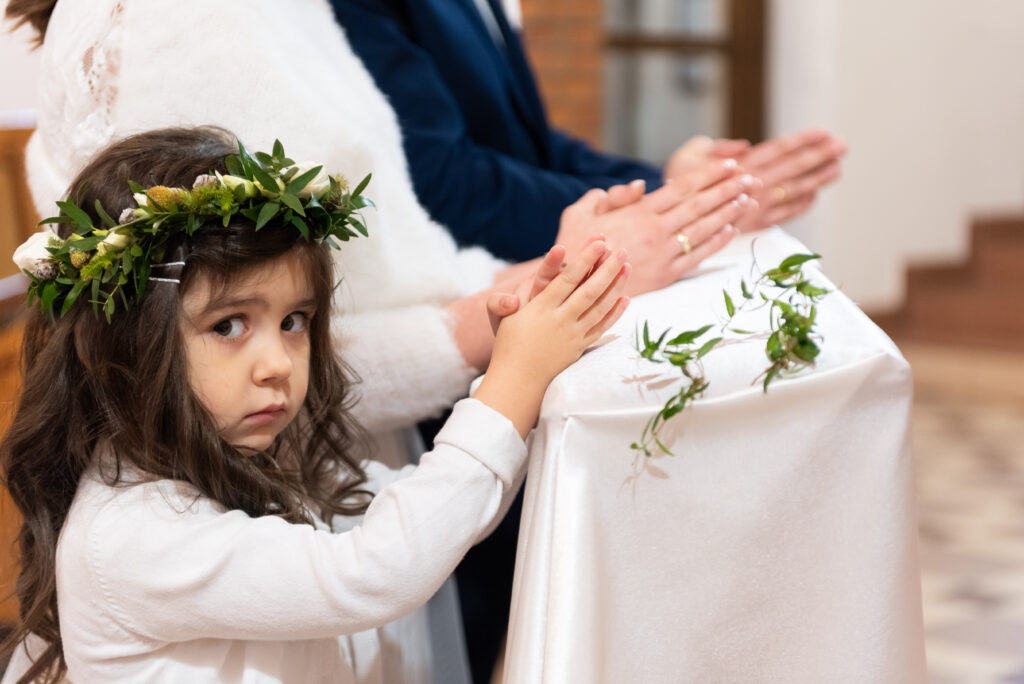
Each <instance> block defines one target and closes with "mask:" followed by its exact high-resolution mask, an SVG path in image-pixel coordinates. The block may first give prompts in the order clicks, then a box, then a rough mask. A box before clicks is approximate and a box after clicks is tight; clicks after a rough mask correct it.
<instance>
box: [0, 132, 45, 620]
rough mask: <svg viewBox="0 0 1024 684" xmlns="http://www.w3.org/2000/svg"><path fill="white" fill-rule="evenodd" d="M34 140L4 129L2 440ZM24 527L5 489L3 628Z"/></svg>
mask: <svg viewBox="0 0 1024 684" xmlns="http://www.w3.org/2000/svg"><path fill="white" fill-rule="evenodd" d="M31 135H32V130H31V129H27V128H13V129H12V128H0V285H2V287H0V292H2V294H0V435H2V434H4V433H6V432H7V428H8V426H9V425H10V421H11V418H12V417H13V412H14V406H15V402H16V401H17V397H18V393H19V391H20V388H21V374H20V362H19V359H20V347H21V324H20V322H18V321H17V320H16V319H17V316H16V313H17V312H19V311H21V310H23V309H24V291H23V286H22V285H21V283H20V282H19V278H18V276H17V273H18V269H17V267H16V266H15V265H14V263H13V262H12V261H11V259H10V257H11V255H12V254H13V253H14V250H15V248H16V247H17V246H18V245H19V244H21V243H22V242H23V241H24V240H25V238H27V237H28V236H29V235H30V234H31V233H33V232H34V231H35V230H36V224H37V223H38V221H39V219H38V217H37V216H36V213H35V209H34V208H33V206H32V200H31V197H30V196H29V191H28V184H27V182H26V179H25V166H24V151H25V145H26V144H27V143H28V139H29V137H30V136H31ZM20 526H21V518H20V516H19V515H18V512H17V510H16V509H15V507H14V503H13V502H12V501H11V499H10V497H9V496H8V495H7V491H6V490H5V489H3V488H2V487H0V627H3V625H4V624H5V623H6V624H10V623H13V622H14V621H15V620H16V619H17V614H18V603H17V601H16V600H15V599H14V598H13V596H12V594H13V591H14V582H15V578H16V577H17V561H16V558H17V556H16V552H15V548H14V542H15V538H16V535H17V533H18V529H19V527H20Z"/></svg>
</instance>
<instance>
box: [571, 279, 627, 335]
mask: <svg viewBox="0 0 1024 684" xmlns="http://www.w3.org/2000/svg"><path fill="white" fill-rule="evenodd" d="M632 272H633V267H632V266H631V265H630V264H628V263H626V264H622V266H621V267H620V268H619V272H618V273H617V274H616V275H615V279H614V280H613V281H612V283H611V285H609V286H608V288H607V289H605V291H604V292H602V293H601V296H600V297H598V298H597V301H595V302H594V303H593V304H592V305H591V306H590V308H589V309H587V310H586V311H584V312H583V314H582V315H581V316H580V318H579V321H580V325H581V326H582V328H583V329H584V330H590V329H591V328H593V327H594V326H595V325H597V323H598V322H600V321H601V320H603V319H604V317H605V316H607V315H608V312H609V311H611V309H612V307H613V306H615V302H617V301H618V300H619V297H620V296H622V292H623V290H625V289H626V281H627V280H629V275H630V273H632Z"/></svg>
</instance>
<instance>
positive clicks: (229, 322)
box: [213, 316, 245, 340]
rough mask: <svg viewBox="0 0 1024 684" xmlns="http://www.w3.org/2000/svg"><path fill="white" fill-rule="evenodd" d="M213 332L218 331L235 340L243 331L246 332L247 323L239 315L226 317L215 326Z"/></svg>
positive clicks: (222, 335) (221, 334)
mask: <svg viewBox="0 0 1024 684" xmlns="http://www.w3.org/2000/svg"><path fill="white" fill-rule="evenodd" d="M213 332H215V333H217V334H218V335H220V336H221V337H226V338H228V339H229V340H233V339H235V338H237V337H241V336H242V333H243V332H245V323H244V322H243V321H242V319H241V318H238V317H237V316H236V317H234V318H225V319H224V320H223V321H221V322H220V323H218V324H216V325H215V326H213Z"/></svg>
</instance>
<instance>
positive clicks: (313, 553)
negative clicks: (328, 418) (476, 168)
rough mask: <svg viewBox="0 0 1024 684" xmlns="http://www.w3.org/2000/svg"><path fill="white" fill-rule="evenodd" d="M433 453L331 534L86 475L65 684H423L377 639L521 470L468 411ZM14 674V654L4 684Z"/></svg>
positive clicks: (465, 406) (181, 492) (75, 531)
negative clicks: (354, 523) (360, 514)
mask: <svg viewBox="0 0 1024 684" xmlns="http://www.w3.org/2000/svg"><path fill="white" fill-rule="evenodd" d="M436 444H437V446H436V447H435V449H434V450H433V451H431V452H429V453H427V454H425V455H424V456H423V458H422V460H421V462H420V464H419V466H415V467H414V466H407V467H406V470H407V472H405V473H401V475H404V477H401V478H400V479H397V481H395V482H393V483H391V484H389V485H387V486H386V487H384V488H383V489H382V490H380V492H379V493H378V494H377V495H376V497H375V498H374V500H373V502H372V503H371V504H370V507H369V509H368V510H367V512H366V514H365V516H363V519H362V520H361V521H360V523H359V524H358V525H357V526H355V527H353V528H352V529H350V530H349V531H346V532H342V533H332V532H329V531H327V530H326V528H325V527H323V526H321V527H320V528H319V529H314V528H313V527H310V526H308V525H294V524H289V523H287V522H285V521H283V520H281V519H280V518H276V517H269V516H268V517H261V518H250V517H249V516H247V515H246V514H245V513H242V512H241V511H237V510H225V509H224V507H223V506H221V505H219V504H218V503H217V502H215V501H212V500H210V499H207V498H205V497H200V496H198V493H197V492H196V490H195V489H194V488H193V487H192V486H190V485H187V484H184V483H181V482H175V481H170V480H161V481H157V482H148V483H140V484H132V485H129V486H120V487H110V486H108V485H107V484H106V483H105V482H104V481H103V480H102V479H101V477H100V471H99V468H97V467H96V466H94V467H93V468H92V469H91V470H89V471H87V473H86V475H85V476H84V477H83V479H82V482H81V483H80V485H79V488H78V491H77V493H76V495H75V499H74V502H73V503H72V506H71V510H70V513H69V515H68V519H67V522H66V523H65V525H64V528H63V530H62V532H61V536H60V540H59V542H58V545H57V602H58V611H59V614H60V623H61V636H62V638H63V642H64V654H65V658H66V660H67V663H68V676H67V679H68V680H69V681H72V682H76V683H78V682H111V683H116V682H189V683H190V684H191V683H193V682H195V683H197V684H203V683H206V682H209V683H211V684H212V683H213V682H226V683H235V682H237V683H239V684H241V683H242V682H245V683H246V684H263V683H270V682H274V683H276V682H297V683H302V684H305V683H307V682H340V683H349V682H353V683H354V682H359V683H365V684H392V683H394V682H403V681H408V680H409V679H410V678H412V679H413V680H414V681H429V677H430V673H429V672H422V668H423V663H422V661H419V662H418V661H417V659H416V658H415V657H414V656H415V654H409V653H408V652H407V651H406V650H405V648H404V645H403V646H402V647H399V648H396V646H397V644H395V643H394V641H393V639H394V634H393V633H392V632H389V631H388V630H387V629H384V628H382V627H383V626H385V625H389V624H395V621H397V620H399V618H401V617H402V616H405V615H409V614H410V613H412V612H413V611H415V610H416V609H417V608H418V607H419V606H421V605H422V604H423V603H424V602H425V601H426V600H427V599H428V598H429V597H430V596H431V595H432V594H433V593H434V592H435V591H436V590H437V589H438V587H440V586H441V583H442V582H444V580H445V578H446V577H448V575H449V574H450V573H451V572H452V570H453V569H454V568H455V565H456V564H457V563H458V561H459V560H460V559H461V558H462V555H463V554H464V553H465V552H466V550H468V549H469V547H470V546H471V545H472V544H473V543H474V542H475V541H476V540H477V539H479V538H481V537H482V536H483V535H485V534H487V532H488V531H489V528H490V527H491V526H492V525H493V524H496V522H497V521H498V520H500V518H501V516H502V515H503V513H504V510H505V509H506V507H507V505H508V504H509V502H510V501H511V498H512V495H513V494H514V493H515V491H516V489H517V488H518V486H519V485H520V483H521V479H522V475H523V472H524V469H525V468H524V466H525V461H526V446H525V444H524V443H523V441H522V439H521V438H520V437H519V434H518V433H517V432H516V430H515V428H514V427H513V425H512V423H511V422H510V421H509V420H508V419H507V418H505V417H504V416H502V415H501V414H499V413H497V412H495V411H493V410H491V409H490V408H488V407H486V406H485V405H484V404H482V403H480V402H478V401H476V400H475V399H466V400H463V401H461V402H459V403H458V404H457V405H456V406H455V410H454V412H453V413H452V417H451V419H450V420H449V421H448V423H447V424H446V425H445V427H444V428H443V429H442V430H441V432H440V433H439V434H438V437H437V441H436ZM411 655H412V657H411V662H410V656H411ZM21 671H24V654H23V653H22V652H21V651H20V650H19V651H18V652H17V654H16V657H15V660H14V662H12V664H11V670H10V671H9V672H8V673H7V676H6V677H5V678H4V684H8V682H13V681H14V676H15V673H16V672H21ZM439 684H440V683H439Z"/></svg>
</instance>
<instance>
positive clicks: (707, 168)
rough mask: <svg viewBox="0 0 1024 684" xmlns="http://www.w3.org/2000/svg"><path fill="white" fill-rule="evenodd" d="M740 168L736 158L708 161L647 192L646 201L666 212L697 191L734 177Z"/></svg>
mask: <svg viewBox="0 0 1024 684" xmlns="http://www.w3.org/2000/svg"><path fill="white" fill-rule="evenodd" d="M738 169H739V165H738V164H737V163H736V160H735V159H726V160H725V161H720V160H715V161H711V162H708V163H706V164H704V165H702V166H701V167H700V168H698V169H696V170H694V171H691V172H690V173H687V174H684V175H682V176H680V177H679V178H674V179H672V180H671V181H669V182H667V183H665V184H664V185H663V186H661V187H660V188H658V189H657V190H654V191H653V192H649V193H647V195H646V196H645V197H644V202H645V203H647V204H648V205H649V206H650V207H651V208H652V209H653V210H654V211H655V212H656V213H659V214H660V213H663V212H666V211H668V210H669V209H671V208H673V207H675V206H676V205H677V204H679V203H680V202H682V201H683V200H685V199H687V198H688V197H690V196H691V195H693V194H694V193H695V192H697V191H699V190H703V189H704V188H706V187H708V186H710V185H713V184H715V183H718V182H719V181H722V180H724V179H726V178H730V177H732V176H733V175H735V174H736V172H737V170H738Z"/></svg>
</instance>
